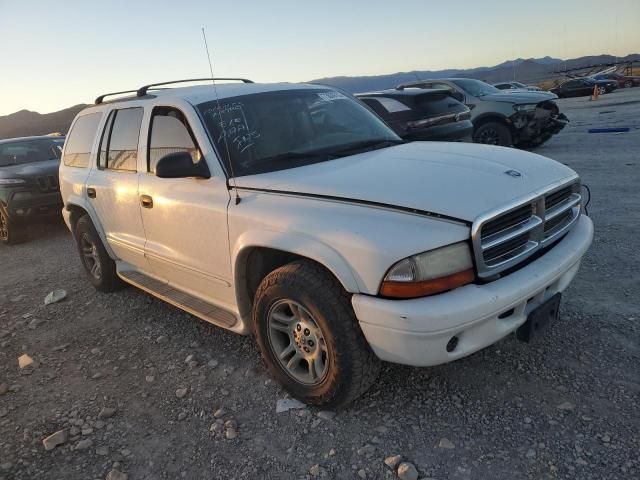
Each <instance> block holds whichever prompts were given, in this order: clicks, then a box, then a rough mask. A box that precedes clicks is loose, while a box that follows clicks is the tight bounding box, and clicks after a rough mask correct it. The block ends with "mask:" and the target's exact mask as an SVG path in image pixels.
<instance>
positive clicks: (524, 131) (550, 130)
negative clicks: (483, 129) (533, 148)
mask: <svg viewBox="0 0 640 480" xmlns="http://www.w3.org/2000/svg"><path fill="white" fill-rule="evenodd" d="M509 122H510V123H511V125H512V126H513V134H514V143H516V144H518V143H522V142H534V143H535V142H539V141H544V140H546V139H548V138H549V137H551V136H552V135H555V134H557V133H559V132H560V131H561V130H562V129H563V128H564V127H565V126H566V125H567V124H568V123H569V119H568V118H567V116H566V115H565V114H564V113H560V112H559V110H558V107H557V105H555V104H554V103H551V102H542V103H541V104H540V105H539V106H538V108H536V109H535V110H533V111H528V112H518V113H515V114H514V115H512V116H511V117H509Z"/></svg>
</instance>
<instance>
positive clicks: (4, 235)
mask: <svg viewBox="0 0 640 480" xmlns="http://www.w3.org/2000/svg"><path fill="white" fill-rule="evenodd" d="M28 238H29V232H28V230H27V227H26V225H18V224H16V223H15V222H14V221H13V220H11V218H9V216H8V215H7V212H5V211H4V210H3V209H2V208H0V242H2V243H4V244H5V245H16V244H18V243H23V242H26V241H27V239H28Z"/></svg>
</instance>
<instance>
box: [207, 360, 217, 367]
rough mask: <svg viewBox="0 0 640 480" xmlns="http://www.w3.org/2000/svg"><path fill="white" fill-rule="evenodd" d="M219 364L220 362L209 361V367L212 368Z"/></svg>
mask: <svg viewBox="0 0 640 480" xmlns="http://www.w3.org/2000/svg"><path fill="white" fill-rule="evenodd" d="M218 364H219V362H218V360H209V361H208V362H207V365H208V366H209V367H211V368H216V367H217V366H218Z"/></svg>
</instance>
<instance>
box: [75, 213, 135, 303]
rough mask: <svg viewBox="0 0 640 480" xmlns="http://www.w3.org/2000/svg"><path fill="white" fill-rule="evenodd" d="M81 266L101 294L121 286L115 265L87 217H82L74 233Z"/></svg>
mask: <svg viewBox="0 0 640 480" xmlns="http://www.w3.org/2000/svg"><path fill="white" fill-rule="evenodd" d="M74 237H75V239H76V244H77V246H78V252H79V253H80V259H81V260H82V266H83V267H84V270H85V272H86V273H87V276H88V278H89V281H90V282H91V284H92V285H93V286H94V287H95V288H96V290H100V291H101V292H113V291H115V290H118V289H119V288H121V287H122V286H123V283H122V280H120V278H119V277H118V274H117V273H116V264H115V262H114V261H113V260H112V259H111V257H110V256H109V254H108V253H107V250H106V249H105V248H104V245H103V244H102V240H101V239H100V235H98V232H97V230H96V227H94V225H93V223H92V222H91V219H90V218H89V216H88V215H84V216H82V217H81V218H80V219H79V220H78V223H76V228H75V231H74Z"/></svg>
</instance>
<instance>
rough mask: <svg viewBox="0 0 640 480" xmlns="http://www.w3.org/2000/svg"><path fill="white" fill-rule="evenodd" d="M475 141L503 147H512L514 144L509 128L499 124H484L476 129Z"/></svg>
mask: <svg viewBox="0 0 640 480" xmlns="http://www.w3.org/2000/svg"><path fill="white" fill-rule="evenodd" d="M473 141H474V142H475V143H484V144H486V145H500V146H501V147H510V146H511V145H512V144H513V140H512V138H511V131H510V130H509V127H507V126H506V125H503V124H501V123H498V122H487V123H483V124H482V125H480V126H479V127H478V128H476V130H475V132H473Z"/></svg>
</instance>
